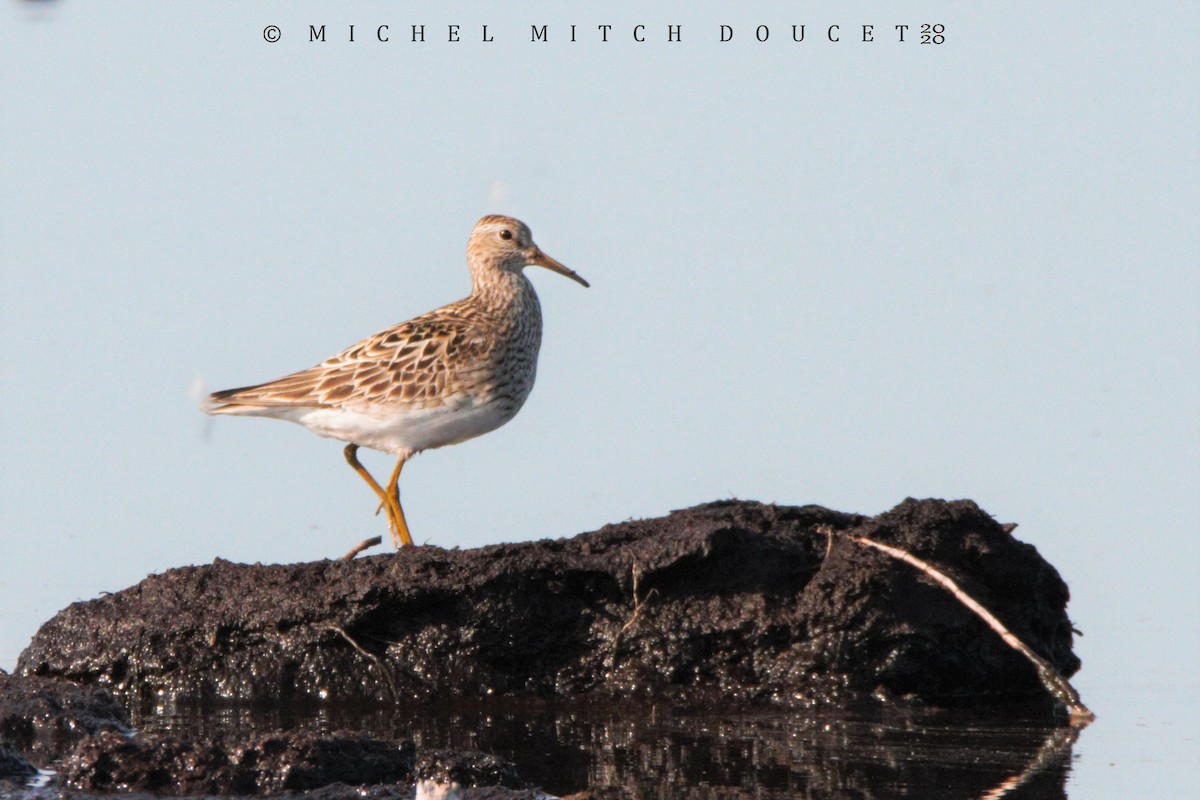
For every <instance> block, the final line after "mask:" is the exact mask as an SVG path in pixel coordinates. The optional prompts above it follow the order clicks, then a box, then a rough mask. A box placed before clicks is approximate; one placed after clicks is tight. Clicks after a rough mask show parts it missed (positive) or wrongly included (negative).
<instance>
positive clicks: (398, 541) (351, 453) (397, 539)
mask: <svg viewBox="0 0 1200 800" xmlns="http://www.w3.org/2000/svg"><path fill="white" fill-rule="evenodd" d="M344 452H345V454H346V462H347V463H349V464H350V466H351V467H353V468H354V471H355V472H357V473H358V474H359V476H360V477H361V478H362V479H363V480H364V481H366V482H367V485H368V486H370V487H371V489H372V490H373V491H374V492H375V494H376V496H378V497H379V500H380V502H381V503H383V505H384V507H385V508H387V512H388V527H389V528H390V529H391V532H392V542H393V543H394V544H395V545H396V549H397V550H399V549H400V548H401V547H402V546H406V545H411V544H412V543H413V540H412V536H411V535H410V534H409V532H408V523H407V522H406V521H405V520H404V512H403V511H401V510H400V503H399V501H398V500H397V499H396V496H395V495H393V494H389V493H388V492H385V491H384V490H383V488H382V487H381V486H380V485H379V483H378V481H376V480H375V479H374V478H373V477H371V473H369V472H367V468H366V467H364V466H363V465H362V464H361V463H359V461H358V445H356V444H348V445H346V449H345V451H344ZM403 463H404V461H403V459H402V460H401V461H400V464H403ZM400 464H397V465H396V471H395V472H394V473H393V474H392V480H391V481H390V482H389V486H388V488H389V489H391V490H395V483H396V481H397V480H398V479H399V477H400Z"/></svg>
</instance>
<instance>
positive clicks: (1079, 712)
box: [825, 529, 1096, 722]
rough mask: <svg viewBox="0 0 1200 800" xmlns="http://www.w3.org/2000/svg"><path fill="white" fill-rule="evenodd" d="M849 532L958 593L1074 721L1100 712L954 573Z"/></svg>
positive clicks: (957, 596)
mask: <svg viewBox="0 0 1200 800" xmlns="http://www.w3.org/2000/svg"><path fill="white" fill-rule="evenodd" d="M825 532H826V535H828V534H829V533H831V532H832V531H831V530H830V529H826V531H825ZM845 535H846V537H847V538H848V539H850V540H851V541H853V542H855V543H856V544H860V545H863V546H864V547H873V548H875V549H876V550H880V551H882V552H884V553H887V554H888V555H889V556H891V557H892V558H895V559H899V560H900V561H903V562H905V563H906V564H910V565H911V566H913V567H915V568H917V569H918V570H920V571H921V572H923V573H925V574H926V575H928V576H929V577H930V578H932V579H933V580H934V582H936V583H938V584H940V585H941V586H942V588H944V589H945V590H946V591H948V592H950V594H952V595H954V597H955V598H957V600H958V601H959V602H960V603H962V604H963V605H964V606H966V607H967V608H969V609H971V610H972V611H974V612H975V614H976V615H978V616H979V618H980V619H982V620H983V621H984V622H986V623H987V625H988V627H989V628H991V629H992V630H993V631H995V632H996V633H997V634H999V636H1000V638H1001V639H1003V640H1004V642H1005V643H1006V644H1007V645H1008V646H1009V647H1011V648H1013V649H1014V650H1016V651H1017V652H1018V653H1020V654H1021V655H1023V656H1025V657H1026V658H1027V659H1029V660H1030V662H1032V663H1033V666H1034V668H1035V669H1036V670H1037V674H1038V678H1039V679H1040V680H1041V682H1042V685H1043V686H1045V687H1046V691H1048V692H1050V694H1051V696H1053V697H1054V699H1055V700H1057V701H1058V702H1060V703H1062V704H1063V706H1065V707H1066V709H1067V713H1068V714H1069V715H1070V718H1071V721H1072V722H1091V721H1092V720H1093V719H1095V718H1096V715H1095V714H1093V713H1092V712H1091V711H1090V710H1089V709H1088V707H1087V706H1085V705H1084V704H1083V701H1082V700H1080V699H1079V692H1077V691H1075V687H1074V686H1072V685H1071V684H1070V683H1069V682H1068V681H1067V679H1066V678H1064V677H1063V676H1062V675H1060V674H1058V671H1057V670H1056V669H1054V667H1053V666H1051V665H1050V662H1049V661H1047V660H1046V659H1044V658H1042V657H1041V656H1039V655H1038V654H1037V653H1035V652H1033V650H1031V649H1030V648H1029V646H1028V645H1026V644H1025V643H1024V642H1022V641H1021V640H1020V639H1018V638H1017V636H1016V634H1014V633H1013V632H1012V631H1010V630H1009V629H1008V628H1006V627H1004V623H1002V622H1000V620H998V619H996V617H995V615H993V614H992V612H990V611H988V610H987V609H986V608H984V607H983V606H982V605H980V604H979V603H978V602H977V601H976V600H975V598H973V597H971V595H969V594H967V593H966V592H965V591H963V590H962V588H961V587H959V585H958V584H957V583H955V582H954V581H953V580H951V578H950V576H948V575H946V574H945V573H944V572H940V571H939V570H937V569H936V568H934V567H933V566H932V565H930V564H929V563H928V562H926V561H922V560H921V559H919V558H917V557H916V556H914V555H913V554H912V553H909V552H907V551H904V550H901V549H899V548H897V547H892V546H890V545H886V544H883V543H882V542H877V541H875V540H874V539H868V538H867V537H865V536H854V535H853V534H845Z"/></svg>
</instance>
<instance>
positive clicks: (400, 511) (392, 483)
mask: <svg viewBox="0 0 1200 800" xmlns="http://www.w3.org/2000/svg"><path fill="white" fill-rule="evenodd" d="M404 461H405V457H404V456H400V457H399V458H398V459H396V468H395V469H394V470H392V477H390V478H388V483H387V488H385V489H384V493H385V494H387V495H388V497H390V498H391V500H392V503H393V504H394V505H395V509H396V522H397V523H398V524H397V526H396V527H397V528H398V529H399V530H398V532H399V534H400V542H399V544H397V545H396V549H397V550H399V549H400V545H409V546H411V545H412V543H413V540H412V534H410V533H409V532H408V520H406V519H404V507H403V506H401V505H400V470H401V469H403V468H404Z"/></svg>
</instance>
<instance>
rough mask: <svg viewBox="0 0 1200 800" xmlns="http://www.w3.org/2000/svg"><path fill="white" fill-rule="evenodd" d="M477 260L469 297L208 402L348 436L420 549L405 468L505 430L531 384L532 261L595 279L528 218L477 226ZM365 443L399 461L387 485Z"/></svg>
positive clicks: (534, 349)
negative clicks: (404, 493) (404, 485)
mask: <svg viewBox="0 0 1200 800" xmlns="http://www.w3.org/2000/svg"><path fill="white" fill-rule="evenodd" d="M467 266H468V268H469V269H470V272H471V293H470V295H468V296H467V297H465V298H463V299H462V300H458V301H457V302H454V303H450V304H449V305H445V306H442V307H441V308H438V309H435V310H433V311H430V312H428V313H426V314H422V315H420V316H418V317H414V318H413V319H410V320H408V321H407V322H401V323H399V324H397V325H393V326H392V327H390V328H386V329H385V330H382V331H380V332H378V333H376V334H374V335H373V336H368V337H367V338H365V339H363V340H362V341H360V342H357V343H355V344H352V345H350V346H349V347H347V348H346V349H345V350H342V351H341V352H340V353H338V354H336V355H334V356H331V357H330V358H327V359H326V360H324V361H322V362H321V363H320V364H317V365H316V366H315V367H312V368H311V369H306V370H303V371H300V372H295V373H292V374H290V375H286V376H284V377H282V378H279V379H277V380H273V381H269V382H267V383H260V384H256V385H253V386H243V387H240V388H236V389H225V390H222V391H218V392H213V393H212V394H209V395H208V396H207V397H206V398H204V400H203V401H202V403H201V409H202V410H203V411H204V412H205V413H208V414H216V415H228V416H250V417H271V418H274V419H282V420H287V421H289V422H294V423H297V424H300V425H303V426H304V427H305V428H307V429H308V430H310V431H312V432H313V433H316V434H318V435H320V436H325V437H329V438H332V439H337V440H339V441H343V442H346V443H347V444H346V446H345V448H344V451H343V452H344V455H345V458H346V461H347V462H348V463H349V464H350V466H351V467H352V468H353V469H354V471H355V472H357V473H358V475H359V476H360V477H361V478H362V479H363V480H364V481H365V482H366V483H367V485H368V486H370V488H371V490H372V491H373V492H374V493H375V495H376V497H377V499H378V501H379V504H380V507H381V508H382V509H384V510H385V511H386V513H387V519H388V529H389V531H390V533H391V537H392V542H393V544H394V545H395V547H396V549H397V550H400V549H401V548H404V547H409V546H412V544H413V539H412V533H411V531H410V530H409V527H408V522H407V520H406V519H405V517H404V509H403V507H402V506H401V504H400V490H399V480H400V471H401V470H402V469H403V467H404V464H405V463H406V462H407V461H408V460H409V459H410V458H412V457H413V456H414V455H416V454H417V453H420V452H422V451H424V450H431V449H434V448H437V447H444V446H446V445H451V444H457V443H459V442H463V441H466V440H468V439H472V438H474V437H476V436H480V435H482V434H485V433H488V432H489V431H493V430H495V429H496V428H499V427H500V426H501V425H503V424H504V423H506V422H508V421H509V420H511V419H512V418H513V417H514V416H516V414H517V412H518V411H519V410H520V409H521V406H522V405H523V404H524V403H525V400H526V399H527V398H528V397H529V393H530V391H531V390H532V389H533V382H534V377H535V376H536V373H537V356H538V350H539V348H540V347H541V341H542V310H541V305H540V303H539V302H538V296H537V293H536V292H535V291H534V288H533V284H532V283H531V282H530V281H529V278H528V277H526V275H525V273H524V269H525V267H527V266H538V267H544V268H546V269H549V270H551V271H552V272H557V273H558V274H560V275H563V276H566V277H567V278H570V279H571V280H574V281H576V282H577V283H579V284H581V285H583V286H584V287H587V286H589V285H590V284H589V283H588V282H587V281H586V280H584V279H583V278H582V277H580V276H579V275H578V274H577V273H576V272H575V271H573V270H571V269H570V268H568V267H566V266H565V265H563V264H562V263H560V262H559V261H556V260H555V259H553V258H551V257H550V256H548V255H546V254H545V253H544V252H542V250H541V248H540V247H538V246H537V245H536V244H535V243H534V241H533V234H532V233H531V232H530V229H529V226H528V225H526V224H525V223H524V222H521V221H520V220H518V219H515V218H513V217H510V216H504V215H500V214H489V215H487V216H484V217H483V218H481V219H480V220H479V221H478V222H476V223H475V227H474V228H473V229H472V231H471V235H470V238H469V239H468V242H467ZM360 447H366V448H368V449H372V450H379V451H382V452H384V453H387V454H390V455H391V456H393V457H395V459H396V465H395V467H394V468H393V470H392V473H391V476H390V478H389V479H388V481H387V483H386V484H383V485H380V484H379V482H378V481H376V480H375V478H374V477H373V476H372V475H371V473H370V472H368V471H367V470H366V468H365V467H363V465H362V463H361V462H360V461H359V460H358V450H359V448H360Z"/></svg>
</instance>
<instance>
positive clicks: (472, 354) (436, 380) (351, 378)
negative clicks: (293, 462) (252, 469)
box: [206, 304, 486, 413]
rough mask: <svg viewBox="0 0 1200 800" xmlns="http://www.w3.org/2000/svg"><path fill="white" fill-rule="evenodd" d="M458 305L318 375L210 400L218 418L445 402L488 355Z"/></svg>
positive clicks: (350, 353)
mask: <svg viewBox="0 0 1200 800" xmlns="http://www.w3.org/2000/svg"><path fill="white" fill-rule="evenodd" d="M456 305H457V304H455V305H451V306H446V307H444V308H440V309H438V310H437V311H433V312H430V313H428V314H425V315H423V316H420V317H416V318H414V319H411V320H409V321H408V322H402V323H400V324H399V325H395V326H393V327H391V328H388V329H386V330H383V331H380V332H379V333H377V334H375V335H374V336H371V337H369V338H367V339H363V340H362V341H361V342H358V343H357V344H354V345H351V346H350V347H348V348H346V349H345V350H343V351H342V352H340V353H338V354H337V355H335V356H332V357H330V358H328V359H326V360H325V361H323V362H321V363H320V364H318V365H316V366H315V367H312V368H311V369H306V370H303V371H302V372H296V373H293V374H291V375H287V376H285V377H283V378H280V379H278V380H275V381H270V382H269V383H261V384H258V385H256V386H244V387H241V388H238V389H226V390H224V391H220V392H214V393H213V394H211V395H209V397H208V402H207V403H206V408H207V410H208V411H210V412H212V413H222V412H224V413H237V412H236V409H237V407H243V408H245V407H250V406H252V407H255V408H268V407H286V406H304V407H310V408H313V407H315V408H321V407H325V408H331V407H332V408H351V409H357V410H363V411H366V412H368V413H369V411H370V409H371V408H372V407H373V406H378V405H388V406H394V405H396V404H399V405H404V406H411V407H416V408H420V407H422V406H425V405H432V404H434V403H436V402H439V398H441V397H442V395H443V392H444V390H445V388H446V386H447V384H449V383H452V382H453V381H455V380H456V379H458V378H459V377H460V376H461V373H464V372H469V371H470V370H471V368H472V367H473V365H475V364H477V363H478V362H479V360H480V359H481V358H482V357H483V355H484V350H485V349H486V342H485V339H484V337H481V336H479V335H478V334H477V333H476V331H477V329H478V323H477V322H475V321H474V320H473V319H472V318H471V316H470V315H467V314H464V313H461V312H460V311H459V310H458V309H456V307H455V306H456Z"/></svg>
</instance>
